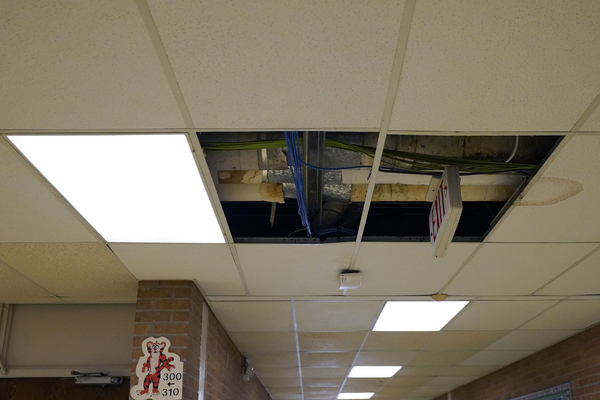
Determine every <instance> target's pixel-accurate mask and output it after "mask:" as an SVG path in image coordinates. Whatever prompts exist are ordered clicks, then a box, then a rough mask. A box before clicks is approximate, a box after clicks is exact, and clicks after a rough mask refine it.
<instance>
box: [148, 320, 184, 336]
mask: <svg viewBox="0 0 600 400" xmlns="http://www.w3.org/2000/svg"><path fill="white" fill-rule="evenodd" d="M188 327H189V325H188V324H186V323H184V322H173V323H169V324H155V325H154V333H155V334H156V335H172V334H175V335H176V334H186V333H188Z"/></svg>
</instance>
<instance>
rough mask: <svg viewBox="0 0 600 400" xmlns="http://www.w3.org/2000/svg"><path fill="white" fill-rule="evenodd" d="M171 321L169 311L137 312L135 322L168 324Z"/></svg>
mask: <svg viewBox="0 0 600 400" xmlns="http://www.w3.org/2000/svg"><path fill="white" fill-rule="evenodd" d="M170 320H171V313H170V312H169V311H136V313H135V322H167V321H170Z"/></svg>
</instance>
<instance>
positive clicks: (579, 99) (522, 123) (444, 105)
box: [391, 0, 600, 131]
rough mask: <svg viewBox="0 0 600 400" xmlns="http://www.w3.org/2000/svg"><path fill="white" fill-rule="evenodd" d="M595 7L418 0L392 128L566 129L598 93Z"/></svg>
mask: <svg viewBox="0 0 600 400" xmlns="http://www.w3.org/2000/svg"><path fill="white" fill-rule="evenodd" d="M599 13H600V4H599V3H597V2H586V1H582V2H578V3H576V4H575V3H566V2H563V1H560V0H538V1H529V2H520V1H517V0H512V1H503V2H493V3H489V2H475V3H473V2H469V1H452V2H448V1H444V0H436V1H428V2H423V3H421V2H420V3H418V4H417V6H416V9H415V14H414V17H413V21H412V25H411V31H410V38H409V42H408V48H407V50H406V56H405V59H404V64H403V68H402V79H401V81H400V84H399V87H398V94H397V98H396V104H395V107H394V113H393V118H392V121H391V129H398V130H432V131H478V130H481V131H553V130H560V131H568V130H570V129H571V127H572V126H573V125H574V124H575V122H576V121H577V120H578V119H579V117H580V115H581V114H582V113H583V112H584V111H585V110H586V108H587V107H588V105H589V104H590V103H591V102H592V100H593V99H594V97H595V96H596V94H598V91H599V90H600V81H599V80H598V76H599V75H598V71H597V67H596V66H597V60H598V59H599V57H600V47H599V46H597V38H598V36H600V27H599V26H598V24H597V23H596V22H597V21H596V16H597V15H598V14H599ZM557 37H560V38H561V40H560V41H557V40H556V38H557ZM591 49H593V50H591Z"/></svg>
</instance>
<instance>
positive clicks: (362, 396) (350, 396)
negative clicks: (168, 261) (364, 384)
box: [337, 392, 375, 400]
mask: <svg viewBox="0 0 600 400" xmlns="http://www.w3.org/2000/svg"><path fill="white" fill-rule="evenodd" d="M374 394H375V393H374V392H362V393H340V394H338V397H337V398H338V400H340V399H370V398H371V397H373V395H374Z"/></svg>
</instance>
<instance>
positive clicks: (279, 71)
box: [149, 0, 403, 129]
mask: <svg viewBox="0 0 600 400" xmlns="http://www.w3.org/2000/svg"><path fill="white" fill-rule="evenodd" d="M149 6H150V9H151V11H152V14H153V17H154V21H155V22H156V25H157V27H158V30H159V32H160V34H161V38H162V42H163V44H164V46H165V48H166V50H167V54H168V55H169V60H170V62H171V65H172V66H173V69H174V70H175V74H176V75H177V80H178V82H179V85H180V86H181V90H182V92H183V95H184V97H185V99H186V102H187V103H188V106H189V109H190V112H191V114H192V118H193V119H194V122H195V124H196V126H197V127H202V128H216V127H218V128H254V129H261V128H299V127H303V128H326V127H337V128H339V127H352V128H378V127H379V125H380V123H381V115H382V112H383V106H384V102H385V99H386V93H387V88H388V82H389V79H390V73H391V67H392V60H393V58H394V51H395V48H396V41H397V39H398V29H399V25H400V19H401V14H402V6H403V2H402V1H397V0H394V1H389V0H387V1H378V2H375V3H370V2H366V3H365V2H363V1H359V0H351V1H341V0H336V1H330V2H318V1H317V2H311V3H310V5H309V6H308V4H307V3H305V2H301V3H287V2H286V3H282V2H278V1H275V0H261V1H258V2H253V3H252V4H249V3H248V4H243V3H242V4H240V3H235V2H209V1H202V2H198V1H181V2H178V6H177V7H172V5H170V4H168V3H164V2H161V1H149Z"/></svg>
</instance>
